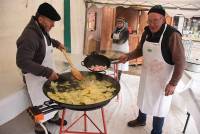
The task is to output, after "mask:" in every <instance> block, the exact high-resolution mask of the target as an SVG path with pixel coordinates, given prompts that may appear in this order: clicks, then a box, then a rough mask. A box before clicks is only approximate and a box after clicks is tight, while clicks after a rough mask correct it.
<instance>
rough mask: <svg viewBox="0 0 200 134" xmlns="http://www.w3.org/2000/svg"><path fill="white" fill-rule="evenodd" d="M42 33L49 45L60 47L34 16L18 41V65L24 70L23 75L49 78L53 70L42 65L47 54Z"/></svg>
mask: <svg viewBox="0 0 200 134" xmlns="http://www.w3.org/2000/svg"><path fill="white" fill-rule="evenodd" d="M42 33H43V34H44V35H45V36H46V38H47V42H48V45H51V43H52V44H53V47H57V46H58V45H59V42H58V41H57V40H54V39H51V38H50V36H49V35H48V33H45V32H44V31H42V29H41V28H40V26H39V25H38V23H37V22H36V20H35V17H34V16H33V17H32V18H31V20H30V22H29V23H28V25H27V26H26V27H25V29H24V31H23V32H22V34H21V35H20V37H19V38H18V39H17V54H16V64H17V66H18V67H19V68H20V69H21V70H22V73H32V74H34V75H36V76H43V77H46V78H48V77H49V76H50V75H51V73H52V71H53V70H52V69H51V68H48V67H44V66H42V65H41V64H42V62H43V60H44V57H45V53H46V46H45V41H44V37H43V34H42Z"/></svg>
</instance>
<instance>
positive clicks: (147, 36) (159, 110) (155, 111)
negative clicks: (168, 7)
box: [120, 5, 185, 134]
mask: <svg viewBox="0 0 200 134" xmlns="http://www.w3.org/2000/svg"><path fill="white" fill-rule="evenodd" d="M165 22H166V20H165V10H164V9H163V7H162V6H161V5H156V6H154V7H152V8H151V9H150V10H149V12H148V26H147V27H145V31H144V33H143V35H142V38H141V41H140V44H139V45H138V47H137V48H136V50H134V51H133V52H130V53H128V54H126V55H122V56H121V57H120V61H121V62H125V61H128V60H131V59H134V58H138V57H140V56H143V58H144V62H143V65H142V73H141V78H140V85H139V92H138V101H137V105H138V107H139V115H138V117H137V119H135V120H132V121H129V122H128V126H129V127H137V126H145V125H146V116H147V114H148V115H152V116H153V129H152V131H151V134H161V133H162V127H163V124H164V118H165V117H166V116H167V114H168V112H169V109H170V105H171V99H172V94H173V93H174V90H175V88H176V85H177V83H178V81H179V80H180V78H181V76H182V73H183V71H184V66H185V54H184V48H183V45H182V42H181V40H182V39H181V34H180V33H179V32H178V31H177V30H176V29H174V28H173V27H171V26H169V25H167V24H166V23H165Z"/></svg>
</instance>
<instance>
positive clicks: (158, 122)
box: [137, 110, 165, 134]
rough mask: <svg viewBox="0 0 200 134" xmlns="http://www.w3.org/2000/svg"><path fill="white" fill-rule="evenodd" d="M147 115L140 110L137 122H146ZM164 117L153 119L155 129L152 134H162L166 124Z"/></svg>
mask: <svg viewBox="0 0 200 134" xmlns="http://www.w3.org/2000/svg"><path fill="white" fill-rule="evenodd" d="M146 119H147V115H146V114H145V113H142V112H141V111H140V110H139V115H138V117H137V120H138V121H140V122H146ZM164 119H165V118H164V117H156V116H154V117H153V129H152V131H151V134H162V128H163V124H164Z"/></svg>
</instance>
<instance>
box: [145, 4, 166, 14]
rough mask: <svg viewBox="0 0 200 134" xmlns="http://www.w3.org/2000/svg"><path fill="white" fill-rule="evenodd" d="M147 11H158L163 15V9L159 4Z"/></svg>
mask: <svg viewBox="0 0 200 134" xmlns="http://www.w3.org/2000/svg"><path fill="white" fill-rule="evenodd" d="M149 13H158V14H161V15H163V16H165V9H164V8H163V7H162V6H161V5H155V6H153V7H152V8H151V9H150V10H149V12H148V14H149Z"/></svg>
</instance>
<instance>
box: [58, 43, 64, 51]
mask: <svg viewBox="0 0 200 134" xmlns="http://www.w3.org/2000/svg"><path fill="white" fill-rule="evenodd" d="M58 49H59V50H60V51H62V50H63V49H65V46H64V44H61V43H60V44H59V45H58Z"/></svg>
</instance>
